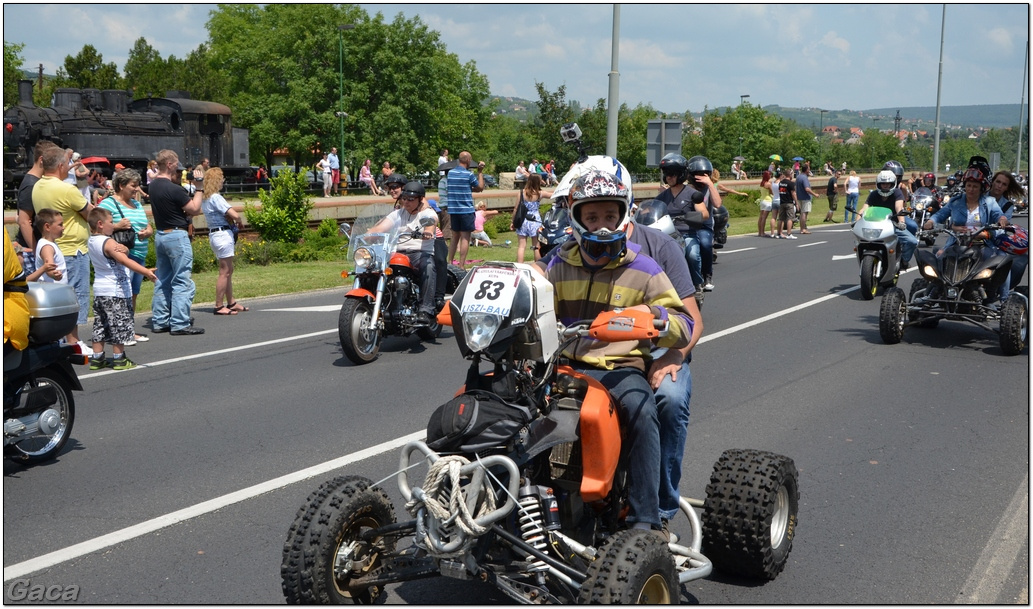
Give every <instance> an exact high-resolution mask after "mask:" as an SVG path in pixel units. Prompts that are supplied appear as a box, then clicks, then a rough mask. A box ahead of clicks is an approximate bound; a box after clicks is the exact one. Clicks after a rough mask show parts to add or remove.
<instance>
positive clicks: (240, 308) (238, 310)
mask: <svg viewBox="0 0 1033 609" xmlns="http://www.w3.org/2000/svg"><path fill="white" fill-rule="evenodd" d="M226 308H228V309H232V310H233V311H234V312H235V313H243V312H244V311H250V310H251V308H250V307H245V306H244V305H242V304H239V303H238V302H237V301H233V302H231V303H230V304H228V305H226Z"/></svg>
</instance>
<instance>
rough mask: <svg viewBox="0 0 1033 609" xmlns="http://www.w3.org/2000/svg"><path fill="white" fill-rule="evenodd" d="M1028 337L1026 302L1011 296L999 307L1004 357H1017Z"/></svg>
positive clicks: (1016, 296) (1016, 295) (1017, 296)
mask: <svg viewBox="0 0 1033 609" xmlns="http://www.w3.org/2000/svg"><path fill="white" fill-rule="evenodd" d="M1028 336H1029V310H1028V309H1027V308H1026V301H1025V300H1024V299H1023V298H1022V296H1019V295H1018V294H1012V295H1011V296H1009V297H1008V300H1005V301H1004V305H1003V306H1002V307H1001V350H1002V351H1004V354H1005V355H1018V354H1020V353H1022V350H1023V349H1024V348H1025V347H1026V341H1027V340H1028Z"/></svg>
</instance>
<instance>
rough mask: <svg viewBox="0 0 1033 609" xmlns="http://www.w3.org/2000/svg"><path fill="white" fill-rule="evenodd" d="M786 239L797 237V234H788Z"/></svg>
mask: <svg viewBox="0 0 1033 609" xmlns="http://www.w3.org/2000/svg"><path fill="white" fill-rule="evenodd" d="M785 238H786V239H796V235H786V236H785Z"/></svg>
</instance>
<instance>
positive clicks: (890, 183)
mask: <svg viewBox="0 0 1033 609" xmlns="http://www.w3.org/2000/svg"><path fill="white" fill-rule="evenodd" d="M896 188H897V176H895V175H893V172H892V171H890V170H889V169H883V170H882V171H880V172H879V175H877V176H875V189H876V191H877V192H878V193H879V194H880V195H882V197H883V198H884V199H888V198H890V197H891V196H893V191H894V190H896Z"/></svg>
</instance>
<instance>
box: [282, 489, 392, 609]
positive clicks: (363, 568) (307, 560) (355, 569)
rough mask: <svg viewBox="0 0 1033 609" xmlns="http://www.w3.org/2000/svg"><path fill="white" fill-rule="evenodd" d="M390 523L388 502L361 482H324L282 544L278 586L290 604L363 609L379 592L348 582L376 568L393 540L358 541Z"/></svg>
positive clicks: (386, 498) (299, 515) (296, 519)
mask: <svg viewBox="0 0 1033 609" xmlns="http://www.w3.org/2000/svg"><path fill="white" fill-rule="evenodd" d="M394 522H395V512H394V507H393V506H392V505H391V500H390V499H388V497H387V495H386V494H385V493H384V491H382V490H381V489H380V488H378V487H375V486H373V483H372V482H370V481H369V480H368V479H366V478H362V477H359V476H340V477H338V478H334V479H333V480H330V481H328V482H324V483H323V484H322V485H321V486H320V487H319V488H318V489H316V490H315V491H314V492H313V493H312V494H311V495H309V497H308V500H307V501H306V502H305V505H304V506H302V507H301V509H299V510H298V514H297V516H295V519H294V524H292V525H291V528H290V530H289V531H288V532H287V541H286V542H285V543H284V544H283V562H282V563H281V564H280V581H281V587H282V589H283V596H284V598H286V599H287V602H288V603H291V604H311V603H320V604H328V603H334V604H368V603H372V602H373V601H374V600H376V598H377V596H379V595H380V592H381V590H380V588H379V587H378V586H374V587H371V588H352V587H349V582H350V581H351V579H352V577H354V576H357V575H363V574H365V573H368V572H369V571H372V570H373V569H375V568H377V567H378V566H379V565H380V562H381V557H382V556H383V555H385V554H388V553H391V552H393V551H394V548H395V541H396V540H395V538H393V537H382V538H374V539H369V540H364V539H363V538H362V535H363V533H364V532H366V531H369V530H371V529H377V528H380V527H383V526H385V525H389V524H393V523H394Z"/></svg>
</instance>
